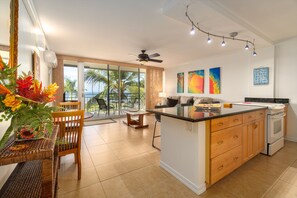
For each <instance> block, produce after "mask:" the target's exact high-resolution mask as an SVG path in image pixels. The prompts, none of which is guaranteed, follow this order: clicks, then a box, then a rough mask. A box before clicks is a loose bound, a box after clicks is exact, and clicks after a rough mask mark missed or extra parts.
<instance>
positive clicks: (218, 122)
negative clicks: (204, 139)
mask: <svg viewBox="0 0 297 198" xmlns="http://www.w3.org/2000/svg"><path fill="white" fill-rule="evenodd" d="M228 126H229V118H228V117H223V118H217V119H213V120H211V131H218V130H222V129H225V128H227V127H228Z"/></svg>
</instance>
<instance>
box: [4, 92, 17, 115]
mask: <svg viewBox="0 0 297 198" xmlns="http://www.w3.org/2000/svg"><path fill="white" fill-rule="evenodd" d="M3 103H4V104H5V106H7V107H11V110H12V111H15V110H17V109H19V108H20V107H21V104H22V101H21V100H18V99H17V98H16V97H15V95H12V94H7V95H6V97H5V99H4V100H3Z"/></svg>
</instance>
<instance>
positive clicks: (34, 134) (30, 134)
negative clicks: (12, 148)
mask: <svg viewBox="0 0 297 198" xmlns="http://www.w3.org/2000/svg"><path fill="white" fill-rule="evenodd" d="M14 133H15V141H25V140H39V139H43V138H44V134H45V127H44V126H43V125H42V126H39V127H38V129H33V128H30V127H29V126H18V127H15V129H14Z"/></svg>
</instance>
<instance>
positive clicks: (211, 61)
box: [165, 47, 274, 102]
mask: <svg viewBox="0 0 297 198" xmlns="http://www.w3.org/2000/svg"><path fill="white" fill-rule="evenodd" d="M257 52H258V56H257V57H253V56H251V54H250V52H247V51H240V52H236V53H232V54H225V55H220V56H214V57H208V58H204V59H200V60H197V61H193V62H191V63H187V64H184V65H180V66H178V67H174V68H169V69H165V79H166V86H165V92H166V94H167V95H192V96H201V97H205V96H207V97H213V98H217V99H221V100H223V101H230V102H236V101H243V100H244V97H247V96H251V97H273V93H274V91H273V90H274V85H273V83H274V58H273V57H274V47H268V48H264V49H261V50H258V51H257ZM260 66H266V67H269V69H270V83H269V85H256V86H255V85H253V68H255V67H260ZM213 67H221V94H209V68H213ZM200 69H204V70H205V78H204V83H205V84H204V94H188V72H189V71H194V70H200ZM179 72H184V73H185V93H184V94H177V92H176V88H177V87H176V78H177V77H176V75H177V73H179Z"/></svg>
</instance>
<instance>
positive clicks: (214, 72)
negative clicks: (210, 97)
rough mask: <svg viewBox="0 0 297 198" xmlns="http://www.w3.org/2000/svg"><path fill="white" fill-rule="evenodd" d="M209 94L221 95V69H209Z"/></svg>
mask: <svg viewBox="0 0 297 198" xmlns="http://www.w3.org/2000/svg"><path fill="white" fill-rule="evenodd" d="M209 93H210V94H220V93H221V68H220V67H216V68H210V69H209Z"/></svg>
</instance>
